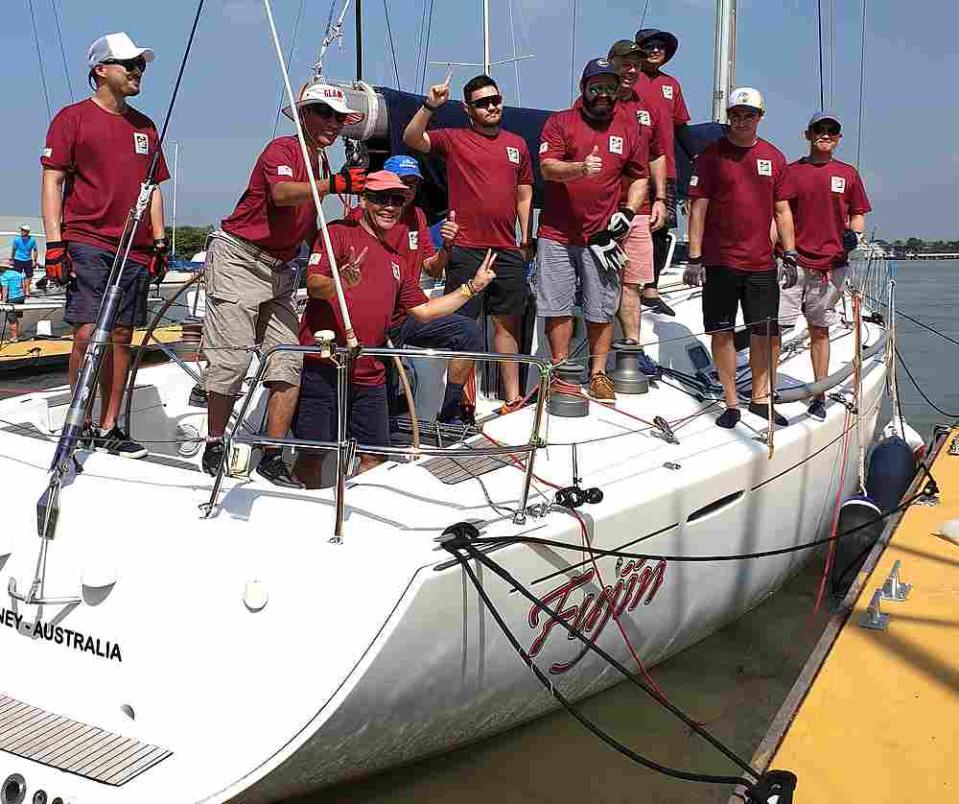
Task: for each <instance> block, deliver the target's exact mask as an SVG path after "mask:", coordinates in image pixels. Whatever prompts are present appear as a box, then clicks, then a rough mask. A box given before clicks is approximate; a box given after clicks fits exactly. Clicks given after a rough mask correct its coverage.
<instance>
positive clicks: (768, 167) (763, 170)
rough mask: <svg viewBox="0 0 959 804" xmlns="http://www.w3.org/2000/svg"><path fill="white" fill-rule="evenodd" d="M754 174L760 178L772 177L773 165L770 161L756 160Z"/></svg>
mask: <svg viewBox="0 0 959 804" xmlns="http://www.w3.org/2000/svg"><path fill="white" fill-rule="evenodd" d="M756 172H757V173H758V174H759V175H760V176H772V175H773V163H772V160H770V159H757V160H756Z"/></svg>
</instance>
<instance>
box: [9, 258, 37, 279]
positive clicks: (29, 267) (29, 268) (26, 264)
mask: <svg viewBox="0 0 959 804" xmlns="http://www.w3.org/2000/svg"><path fill="white" fill-rule="evenodd" d="M13 269H14V270H15V271H19V272H20V273H21V274H23V275H24V276H25V277H26V278H27V279H28V280H29V279H33V263H32V262H30V260H14V261H13Z"/></svg>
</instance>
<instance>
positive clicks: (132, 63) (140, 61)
mask: <svg viewBox="0 0 959 804" xmlns="http://www.w3.org/2000/svg"><path fill="white" fill-rule="evenodd" d="M101 64H117V65H119V66H120V67H122V68H123V69H124V70H126V71H127V72H128V73H132V72H133V71H134V70H139V71H140V72H141V73H144V72H146V69H147V60H146V59H145V58H143V56H137V57H136V58H135V59H107V60H106V61H104V62H101Z"/></svg>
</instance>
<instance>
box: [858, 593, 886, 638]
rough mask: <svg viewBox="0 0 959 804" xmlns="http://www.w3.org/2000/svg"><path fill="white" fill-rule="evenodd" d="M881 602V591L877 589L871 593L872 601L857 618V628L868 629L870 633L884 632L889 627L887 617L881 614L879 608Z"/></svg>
mask: <svg viewBox="0 0 959 804" xmlns="http://www.w3.org/2000/svg"><path fill="white" fill-rule="evenodd" d="M881 600H882V590H881V589H877V590H876V591H875V592H873V593H872V600H870V601H869V605H868V606H867V607H866V611H865V613H864V614H863V615H862V617H860V618H859V627H860V628H868V629H869V630H870V631H885V630H886V628H887V627H888V625H889V615H888V614H883V613H882V611H881V610H880V608H879V604H880V601H881Z"/></svg>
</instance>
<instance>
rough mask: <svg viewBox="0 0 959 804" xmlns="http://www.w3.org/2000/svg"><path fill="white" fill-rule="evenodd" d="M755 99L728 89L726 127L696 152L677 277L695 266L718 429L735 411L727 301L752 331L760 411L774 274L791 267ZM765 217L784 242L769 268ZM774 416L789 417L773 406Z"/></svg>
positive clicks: (777, 164) (791, 245)
mask: <svg viewBox="0 0 959 804" xmlns="http://www.w3.org/2000/svg"><path fill="white" fill-rule="evenodd" d="M765 108H766V105H765V102H764V101H763V97H762V95H761V94H760V93H759V91H758V90H756V89H753V88H752V87H740V88H738V89H735V90H733V92H732V93H731V94H730V96H729V106H728V114H729V128H728V130H727V132H726V136H725V137H723V138H722V139H719V140H717V141H716V142H714V143H711V144H710V145H709V146H708V147H707V148H706V149H705V150H704V151H703V152H702V153H701V154H700V155H699V156H698V157H697V158H696V162H695V165H694V170H695V173H694V174H693V176H692V177H691V178H690V180H689V197H690V199H691V200H692V209H691V211H690V217H689V264H688V267H687V268H686V271H685V272H684V273H683V281H684V282H685V283H686V284H687V285H693V286H698V285H700V284H702V282H703V273H704V267H703V266H704V265H705V280H706V282H705V287H704V288H703V323H704V324H705V330H706V331H707V332H709V333H710V334H711V335H712V351H713V362H715V364H716V369H717V370H718V372H719V380H720V382H721V383H722V384H723V390H724V392H725V399H726V410H724V411H723V413H722V415H720V416H719V418H718V419H716V424H718V425H719V426H720V427H727V428H731V427H735V426H736V424H737V423H738V422H739V418H740V412H739V399H738V397H737V394H736V347H735V344H734V332H733V330H734V329H735V326H736V312H737V309H738V307H739V305H740V304H741V305H742V309H743V319H744V320H745V322H746V324H747V325H748V326H749V327H750V332H751V336H752V337H751V338H750V347H749V366H750V369H751V370H752V401H751V402H750V403H749V412H750V413H754V414H755V415H757V416H760V417H761V418H763V419H766V418H767V413H768V410H767V402H768V395H769V393H770V390H769V389H770V384H772V387H775V382H776V378H775V375H774V376H772V377H770V376H769V369H768V363H769V359H770V358H769V351H768V350H769V349H772V352H773V353H772V365H773V367H775V366H776V365H777V364H778V363H779V337H778V336H779V325H778V316H779V280H780V278H781V279H783V283H784V288H787V289H788V288H790V287H792V286H793V285H795V284H796V279H797V275H798V274H797V268H796V251H795V238H794V235H793V219H792V213H791V212H790V209H789V199H790V198H792V196H793V194H794V193H793V191H792V189H791V188H790V185H789V182H788V181H787V180H786V172H787V171H786V168H787V166H786V158H785V157H784V156H783V155H782V153H780V151H779V150H778V149H777V148H775V147H774V146H773V145H771V144H770V143H768V142H766V141H765V140H763V139H760V138H759V137H758V136H756V130H757V128H758V127H759V122H760V121H761V120H762V118H763V115H764V114H765ZM774 219H775V223H776V228H777V230H778V232H779V241H780V243H781V244H782V247H783V249H784V252H783V255H782V265H781V268H780V270H779V272H778V273H777V270H776V260H775V257H774V256H773V244H772V239H771V238H770V231H771V228H772V224H773V220H774ZM770 336H771V337H770ZM774 421H775V423H776V424H778V425H780V426H785V425H787V424H789V422H788V421H787V420H786V418H785V416H783V415H781V414H780V413H775V412H774Z"/></svg>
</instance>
